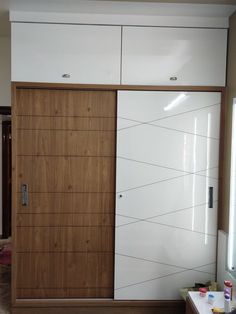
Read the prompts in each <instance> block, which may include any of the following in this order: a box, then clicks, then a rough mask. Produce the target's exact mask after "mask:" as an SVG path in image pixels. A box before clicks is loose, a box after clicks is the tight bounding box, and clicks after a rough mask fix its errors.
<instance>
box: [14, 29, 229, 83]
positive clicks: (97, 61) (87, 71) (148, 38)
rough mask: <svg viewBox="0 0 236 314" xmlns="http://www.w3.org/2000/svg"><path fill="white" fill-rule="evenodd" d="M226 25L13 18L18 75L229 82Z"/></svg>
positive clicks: (83, 79) (113, 80) (117, 80)
mask: <svg viewBox="0 0 236 314" xmlns="http://www.w3.org/2000/svg"><path fill="white" fill-rule="evenodd" d="M226 47H227V30H226V29H200V28H164V27H121V26H101V25H68V24H63V25H62V24H37V23H12V81H25V82H49V83H50V82H51V83H78V84H124V85H167V86H168V85H170V86H172V85H183V86H187V85H188V86H224V85H225V69H226V50H227V49H226Z"/></svg>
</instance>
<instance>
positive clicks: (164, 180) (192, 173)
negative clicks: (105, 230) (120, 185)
mask: <svg viewBox="0 0 236 314" xmlns="http://www.w3.org/2000/svg"><path fill="white" fill-rule="evenodd" d="M207 170H208V169H204V170H200V171H196V172H190V173H187V174H182V175H180V176H175V177H171V178H167V179H163V180H159V181H154V182H151V183H146V184H143V185H139V186H135V187H133V188H129V189H125V190H121V191H117V192H116V193H124V192H129V191H132V190H137V189H142V188H145V187H147V186H151V185H155V184H159V183H162V182H167V181H172V180H175V179H179V178H183V177H187V176H191V175H197V176H200V177H204V178H210V179H212V180H217V181H218V179H215V178H211V177H208V176H205V175H199V174H198V172H203V171H207Z"/></svg>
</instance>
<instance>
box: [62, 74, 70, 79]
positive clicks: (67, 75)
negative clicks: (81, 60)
mask: <svg viewBox="0 0 236 314" xmlns="http://www.w3.org/2000/svg"><path fill="white" fill-rule="evenodd" d="M62 77H63V78H70V74H68V73H64V74H62Z"/></svg>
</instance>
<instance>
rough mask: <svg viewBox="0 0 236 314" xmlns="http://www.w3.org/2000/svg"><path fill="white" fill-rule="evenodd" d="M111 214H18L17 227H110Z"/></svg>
mask: <svg viewBox="0 0 236 314" xmlns="http://www.w3.org/2000/svg"><path fill="white" fill-rule="evenodd" d="M112 225H114V215H113V214H107V213H105V214H76V213H74V214H67V213H64V214H41V213H40V214H18V215H17V226H20V227H25V226H30V227H37V226H39V227H56V226H61V227H63V226H71V227H73V226H77V227H78V226H79V227H83V226H87V227H90V226H112Z"/></svg>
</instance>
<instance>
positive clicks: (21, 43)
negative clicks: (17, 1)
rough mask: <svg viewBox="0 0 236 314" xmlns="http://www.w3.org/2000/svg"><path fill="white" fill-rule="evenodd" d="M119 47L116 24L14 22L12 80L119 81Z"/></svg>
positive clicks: (111, 82) (61, 81) (92, 82)
mask: <svg viewBox="0 0 236 314" xmlns="http://www.w3.org/2000/svg"><path fill="white" fill-rule="evenodd" d="M120 47H121V28H120V27H119V26H93V25H59V24H30V23H13V24H12V81H27V82H55V83H85V84H86V83H88V84H120ZM64 74H65V75H66V76H69V77H63V75H64ZM67 74H68V75H67Z"/></svg>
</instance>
